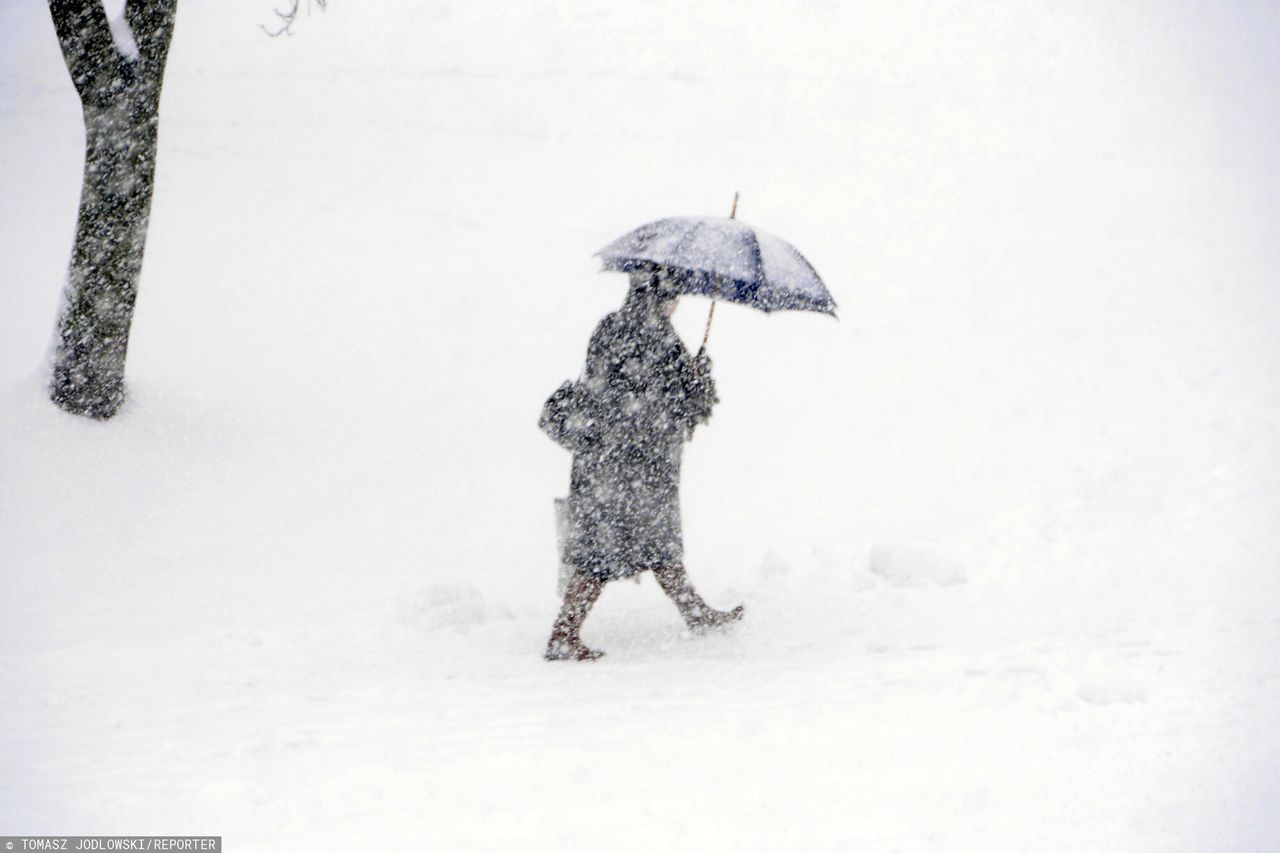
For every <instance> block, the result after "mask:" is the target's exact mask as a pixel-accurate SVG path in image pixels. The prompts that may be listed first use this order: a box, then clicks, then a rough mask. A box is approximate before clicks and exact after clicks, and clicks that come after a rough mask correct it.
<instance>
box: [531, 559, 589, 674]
mask: <svg viewBox="0 0 1280 853" xmlns="http://www.w3.org/2000/svg"><path fill="white" fill-rule="evenodd" d="M603 589H604V582H603V581H601V580H599V579H597V578H596V577H595V576H594V575H592V574H591V573H590V572H577V573H575V574H574V576H573V578H572V579H571V580H570V581H569V588H568V589H566V590H565V591H564V604H563V605H561V607H560V615H559V616H557V617H556V621H555V624H554V625H552V626H551V639H549V640H547V650H546V652H545V653H544V654H543V657H545V658H546V659H547V660H595V659H596V658H598V657H600V656H601V655H603V654H604V652H599V651H596V650H594V649H589V648H587V647H586V646H584V645H583V644H582V640H581V638H580V637H579V636H578V632H579V631H580V630H581V629H582V623H583V622H584V621H585V620H586V618H587V614H588V613H589V612H590V611H591V605H593V604H595V603H596V599H597V598H599V597H600V592H601V591H602V590H603Z"/></svg>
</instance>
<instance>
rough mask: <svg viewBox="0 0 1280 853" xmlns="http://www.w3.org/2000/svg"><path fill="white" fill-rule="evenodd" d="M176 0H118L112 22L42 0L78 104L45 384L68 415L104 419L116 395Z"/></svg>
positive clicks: (82, 7) (86, 6)
mask: <svg viewBox="0 0 1280 853" xmlns="http://www.w3.org/2000/svg"><path fill="white" fill-rule="evenodd" d="M176 2H177V0H149V1H148V2H137V0H128V2H127V3H126V4H125V10H124V16H123V18H122V19H121V20H120V21H117V22H115V26H114V27H113V26H112V25H111V24H109V23H108V20H107V15H106V11H105V10H104V9H103V6H102V4H101V3H100V2H99V0H50V3H49V11H50V13H51V14H52V16H53V23H54V27H55V28H56V30H57V33H58V41H59V43H60V44H61V46H62V55H63V58H64V59H65V60H66V63H67V70H68V71H70V72H71V80H72V82H73V83H74V84H75V87H76V91H77V92H78V93H79V95H80V101H81V104H82V105H83V108H84V126H85V166H84V185H83V187H82V189H81V193H80V213H79V220H78V222H77V225H76V237H75V245H74V247H73V248H72V251H71V266H70V270H69V272H68V275H67V285H66V290H65V292H64V294H63V302H62V310H61V312H60V314H59V317H58V333H57V340H56V344H55V348H54V353H53V375H52V379H51V381H50V387H49V391H50V397H51V399H52V400H53V401H54V402H55V403H57V404H58V405H59V406H61V407H62V408H63V409H66V410H67V411H69V412H73V413H75V414H81V415H88V416H90V417H94V418H109V417H111V416H112V415H114V414H115V413H116V411H117V410H119V408H120V404H121V403H122V402H123V400H124V362H125V355H126V353H127V351H128V347H129V329H130V326H131V324H132V322H133V307H134V303H135V301H136V299H137V294H138V276H139V273H140V272H141V269H142V254H143V250H144V248H145V246H146V240H147V220H148V216H149V214H150V210H151V194H152V190H153V188H154V176H155V165H156V140H157V131H158V128H159V106H160V86H161V83H162V82H163V80H164V65H165V59H166V58H167V56H168V53H169V42H170V40H171V38H172V35H173V20H174V12H175V7H176ZM113 30H114V32H113ZM130 36H131V37H132V38H129V37H130Z"/></svg>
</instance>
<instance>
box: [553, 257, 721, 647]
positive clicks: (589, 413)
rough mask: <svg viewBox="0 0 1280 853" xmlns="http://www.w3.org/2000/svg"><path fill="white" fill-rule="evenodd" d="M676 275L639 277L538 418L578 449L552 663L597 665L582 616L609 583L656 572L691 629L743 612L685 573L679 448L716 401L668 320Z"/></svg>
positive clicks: (703, 363)
mask: <svg viewBox="0 0 1280 853" xmlns="http://www.w3.org/2000/svg"><path fill="white" fill-rule="evenodd" d="M677 275H678V273H675V272H673V271H671V270H668V269H666V268H664V267H660V266H656V265H649V266H646V267H644V268H642V269H640V270H638V271H634V272H632V273H631V286H630V290H629V291H628V294H627V298H626V301H625V302H624V303H623V305H622V307H621V308H620V309H619V310H618V311H615V312H613V313H611V314H608V315H606V316H605V317H604V319H603V320H601V321H600V324H599V326H597V327H596V330H595V333H594V334H593V335H592V337H591V343H590V346H589V347H588V350H587V361H586V367H585V369H584V371H583V376H582V379H581V380H580V381H579V382H578V383H575V384H569V383H566V385H564V386H561V389H560V390H559V391H557V393H556V394H555V395H553V396H552V398H551V399H550V400H548V401H547V405H546V407H545V408H544V410H543V416H542V419H541V421H540V423H539V425H540V426H541V427H542V428H543V429H544V430H545V431H546V432H547V433H548V434H549V435H551V437H552V438H554V439H556V441H557V442H559V443H560V444H561V445H563V446H565V447H567V448H569V449H570V450H572V451H573V453H574V455H573V468H572V474H571V477H570V485H569V499H568V506H567V513H568V519H567V520H568V525H567V527H568V532H567V536H566V542H565V553H564V560H565V562H566V563H567V564H568V565H569V566H570V567H571V568H572V572H573V574H572V577H571V578H570V580H569V583H568V586H567V588H566V590H565V594H564V601H563V603H562V605H561V608H560V613H559V615H558V616H557V617H556V620H555V624H554V625H553V626H552V629H551V637H550V638H549V639H548V640H547V647H546V652H545V655H544V656H545V657H546V659H547V660H595V659H596V658H599V657H600V656H601V655H602V654H603V652H601V651H597V650H595V649H591V648H588V647H587V646H586V645H584V644H583V642H582V639H581V637H580V631H581V629H582V623H583V622H584V621H585V620H586V618H587V614H588V613H589V612H590V611H591V607H592V605H594V604H595V602H596V600H597V599H598V598H599V597H600V594H601V592H602V591H603V589H604V585H605V584H606V583H607V582H609V581H612V580H617V579H619V578H626V577H631V576H633V575H635V574H637V573H638V572H643V571H652V572H653V576H654V578H655V579H656V580H657V581H658V585H659V586H660V587H661V588H662V591H663V592H664V593H666V595H667V596H668V597H669V598H670V599H671V600H672V601H673V602H674V603H675V605H676V608H677V609H678V610H679V611H680V615H681V616H682V617H683V618H684V621H685V624H686V625H688V627H689V628H690V629H693V630H703V629H706V628H711V627H716V626H720V625H724V624H726V623H729V622H734V621H737V620H739V619H741V618H742V615H743V608H742V607H741V606H739V607H735V608H733V609H732V610H728V611H721V610H715V609H713V608H711V607H710V606H708V605H707V603H706V602H705V601H704V600H703V599H702V597H701V596H700V595H699V594H698V593H697V591H696V590H695V589H694V587H693V584H692V583H691V582H690V581H689V576H688V574H687V573H686V572H685V569H684V545H683V541H682V537H681V530H680V496H679V488H680V455H681V450H682V447H683V445H684V442H685V441H687V440H688V439H689V438H690V437H691V436H692V433H693V429H694V427H696V426H697V425H698V424H701V423H705V422H706V421H707V419H708V418H710V416H711V409H712V406H714V404H715V403H716V402H717V398H716V393H715V383H714V382H713V380H712V378H711V362H710V359H708V358H707V357H706V355H705V354H702V353H700V354H699V355H698V356H697V357H696V358H695V357H694V356H692V355H691V354H690V353H689V351H688V349H686V348H685V346H684V343H683V342H682V341H681V340H680V337H679V336H678V335H677V334H676V331H675V329H674V328H673V327H672V325H671V320H670V317H671V313H672V312H673V311H674V310H675V305H676V300H677V298H678V297H679V290H678V288H677V286H676V284H677V281H676V278H675V276H677Z"/></svg>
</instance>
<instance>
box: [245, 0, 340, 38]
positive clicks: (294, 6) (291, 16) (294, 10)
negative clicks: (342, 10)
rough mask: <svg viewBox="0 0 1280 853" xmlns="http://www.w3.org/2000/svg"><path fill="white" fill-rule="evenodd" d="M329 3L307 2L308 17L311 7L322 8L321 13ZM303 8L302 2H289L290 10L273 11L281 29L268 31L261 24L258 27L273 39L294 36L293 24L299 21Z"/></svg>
mask: <svg viewBox="0 0 1280 853" xmlns="http://www.w3.org/2000/svg"><path fill="white" fill-rule="evenodd" d="M328 2H329V0H307V14H308V15H310V14H311V7H312V6H313V5H315V6H318V7H319V8H320V11H321V12H323V11H324V8H325V6H326V5H327V4H328ZM301 6H302V0H289V6H288V8H286V9H284V10H283V11H282V10H280V9H273V10H272V11H273V12H274V13H275V16H276V17H277V18H278V19H279V20H280V26H279V27H277V28H276V29H274V30H270V29H267V26H266V25H265V24H259V25H258V27H259V29H261V30H262V31H263V32H264V33H266V34H267V35H269V36H271V37H272V38H275V37H276V36H280V35H285V36H291V35H293V23H294V21H296V20H297V19H298V11H299V9H300V8H301Z"/></svg>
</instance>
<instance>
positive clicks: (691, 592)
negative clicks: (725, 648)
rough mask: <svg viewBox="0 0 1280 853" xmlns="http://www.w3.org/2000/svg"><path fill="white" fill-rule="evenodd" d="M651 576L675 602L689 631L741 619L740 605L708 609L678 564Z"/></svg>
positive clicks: (657, 571)
mask: <svg viewBox="0 0 1280 853" xmlns="http://www.w3.org/2000/svg"><path fill="white" fill-rule="evenodd" d="M653 576H654V577H655V578H657V580H658V586H660V587H662V591H663V592H665V593H666V594H667V597H668V598H670V599H671V600H672V601H673V602H675V605H676V609H678V610H679V611H680V615H681V616H683V617H684V623H685V624H686V625H688V626H689V629H690V630H691V631H705V630H706V629H707V628H718V627H720V626H721V625H728V624H729V623H730V622H737V621H738V620H739V619H741V618H742V613H743V610H742V605H738V606H737V607H735V608H733V609H732V610H713V609H712V608H711V607H709V606H708V605H707V603H706V602H705V601H703V600H702V596H700V595H698V593H697V591H696V590H695V589H694V588H693V584H691V583H689V576H688V575H687V574H685V571H684V566H683V565H681V564H679V563H677V564H676V565H674V566H668V567H666V568H663V569H654V570H653Z"/></svg>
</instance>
